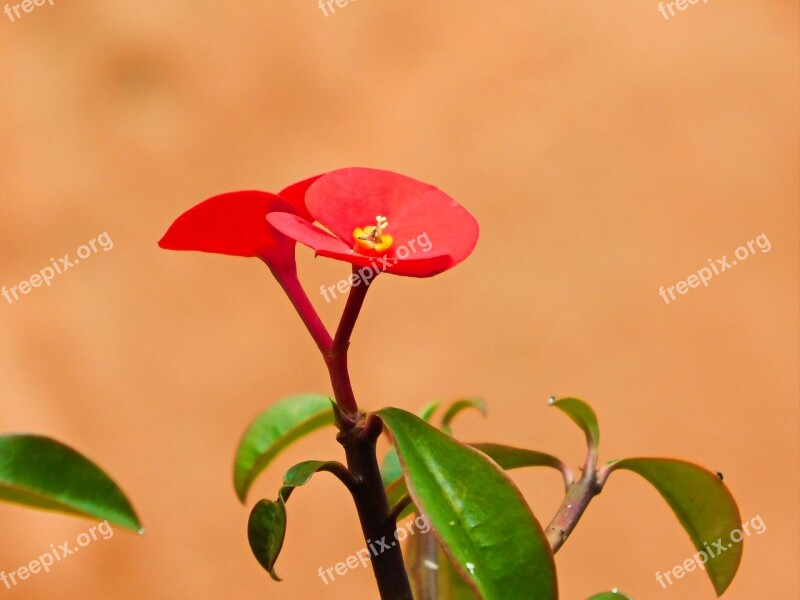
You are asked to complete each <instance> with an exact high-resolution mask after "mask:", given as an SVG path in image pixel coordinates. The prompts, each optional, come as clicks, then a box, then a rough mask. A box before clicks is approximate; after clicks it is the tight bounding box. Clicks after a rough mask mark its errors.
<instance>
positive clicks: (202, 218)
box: [158, 191, 294, 266]
mask: <svg viewBox="0 0 800 600" xmlns="http://www.w3.org/2000/svg"><path fill="white" fill-rule="evenodd" d="M276 210H279V211H292V210H293V207H292V205H291V204H290V203H289V202H287V201H286V200H283V199H282V198H280V197H278V196H276V195H275V194H270V193H268V192H259V191H242V192H230V193H227V194H221V195H219V196H214V197H212V198H209V199H208V200H205V201H204V202H201V203H200V204H198V205H197V206H194V207H193V208H190V209H189V210H188V211H186V212H185V213H183V214H182V215H181V216H180V217H178V218H177V219H176V220H175V222H174V223H173V224H172V225H171V226H170V228H169V229H168V230H167V232H166V233H165V234H164V237H163V238H161V240H160V241H159V242H158V245H159V246H160V247H161V248H166V249H169V250H196V251H199V252H212V253H215V254H227V255H230V256H245V257H259V258H261V259H262V260H264V261H265V262H267V263H268V264H270V265H273V266H277V265H281V264H284V263H287V261H288V262H291V263H293V261H294V240H291V239H289V238H287V237H285V236H284V235H282V234H280V233H279V232H278V231H276V230H275V229H273V228H272V227H271V226H270V225H269V224H268V223H267V221H266V218H265V217H266V215H267V213H269V212H272V211H276Z"/></svg>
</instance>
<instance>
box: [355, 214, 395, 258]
mask: <svg viewBox="0 0 800 600" xmlns="http://www.w3.org/2000/svg"><path fill="white" fill-rule="evenodd" d="M375 221H376V223H377V224H376V225H368V226H367V227H364V228H363V229H362V228H361V227H356V229H355V231H353V237H354V238H355V239H356V250H359V251H362V252H363V251H366V252H368V253H382V252H386V251H387V250H388V249H389V248H391V247H392V244H393V243H394V238H392V236H390V235H387V234H385V233H383V231H384V229H386V228H387V227H388V226H389V222H388V221H387V220H386V217H381V216H380V215H379V216H377V217H375Z"/></svg>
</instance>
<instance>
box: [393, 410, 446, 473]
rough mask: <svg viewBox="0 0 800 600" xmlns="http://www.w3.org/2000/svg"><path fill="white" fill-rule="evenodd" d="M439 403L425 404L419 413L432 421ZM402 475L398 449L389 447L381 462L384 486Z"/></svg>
mask: <svg viewBox="0 0 800 600" xmlns="http://www.w3.org/2000/svg"><path fill="white" fill-rule="evenodd" d="M439 404H441V402H439V401H436V402H431V403H430V404H428V405H427V406H425V407H424V408H423V409H422V410H421V411H420V413H419V416H420V418H421V419H423V420H425V421H430V420H431V417H432V416H433V414H434V413H435V412H436V409H437V408H439ZM402 476H403V469H402V467H401V466H400V459H399V458H397V451H396V450H395V449H394V448H389V451H388V452H387V453H386V456H384V457H383V463H381V478H382V479H383V485H384V487H385V486H388V485H389V484H391V483H392V482H394V481H397V480H398V479H400V478H401V477H402Z"/></svg>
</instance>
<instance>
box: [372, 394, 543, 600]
mask: <svg viewBox="0 0 800 600" xmlns="http://www.w3.org/2000/svg"><path fill="white" fill-rule="evenodd" d="M378 414H379V415H380V417H381V418H382V419H383V421H384V424H385V425H386V426H387V427H388V428H389V430H390V431H391V433H392V436H393V438H394V445H395V448H396V449H397V453H398V455H399V456H400V462H401V463H402V465H403V471H404V473H405V478H406V483H407V484H408V489H409V492H410V494H411V496H412V498H413V500H414V502H415V504H416V505H417V507H418V508H419V509H420V511H422V512H423V513H424V514H425V515H427V516H428V518H429V519H430V522H431V525H432V526H433V529H434V531H435V532H436V536H437V538H438V539H439V541H440V542H441V544H442V546H443V547H444V549H445V551H446V552H447V553H448V555H450V556H451V557H452V558H453V559H454V563H455V564H456V566H457V568H458V569H459V571H461V572H462V574H463V575H464V577H465V580H466V581H467V582H468V583H469V584H470V586H471V587H473V588H474V589H475V591H476V592H478V593H479V594H480V595H481V596H482V597H483V599H484V600H517V599H520V600H521V599H529V598H538V599H541V600H549V599H553V598H557V597H558V591H557V585H556V573H555V565H554V563H553V555H552V553H551V552H550V545H549V544H548V543H547V539H546V538H545V536H544V534H543V533H542V529H541V527H540V526H539V524H538V523H537V522H536V519H535V518H534V517H533V515H532V514H531V512H530V509H529V508H528V505H527V504H526V503H525V500H524V499H523V498H522V496H521V494H520V493H519V490H517V488H516V487H515V486H514V484H513V483H512V482H511V480H510V479H508V476H507V475H506V474H505V473H504V472H503V470H502V469H500V468H499V467H498V466H497V465H496V464H495V463H494V462H492V461H491V460H490V459H488V458H487V457H486V456H485V455H484V454H483V453H481V452H479V451H477V450H475V449H474V448H470V447H469V446H466V445H464V444H462V443H460V442H458V441H456V440H454V439H453V438H452V437H450V436H449V435H446V434H444V433H442V432H441V431H439V430H437V429H436V428H435V427H432V426H431V425H429V424H428V423H426V422H425V421H423V420H422V419H420V418H419V417H416V416H414V415H412V414H411V413H408V412H406V411H403V410H400V409H398V408H384V409H383V410H381V411H379V412H378Z"/></svg>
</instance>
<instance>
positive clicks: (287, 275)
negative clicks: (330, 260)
mask: <svg viewBox="0 0 800 600" xmlns="http://www.w3.org/2000/svg"><path fill="white" fill-rule="evenodd" d="M267 264H268V266H269V268H270V270H271V271H272V274H273V275H274V276H275V279H277V280H278V283H279V284H280V285H281V287H282V288H283V291H285V292H286V295H287V296H289V300H291V301H292V305H293V306H294V308H295V310H296V311H297V314H298V315H300V318H301V319H302V320H303V324H304V325H305V326H306V329H308V332H309V333H310V334H311V337H312V338H314V342H315V343H316V344H317V347H318V348H319V349H320V351H321V352H322V353H323V354H325V353H326V352H327V351H328V350H329V349H330V347H331V345H332V344H333V340H332V339H331V334H330V333H328V329H327V328H326V327H325V324H324V323H323V322H322V319H320V318H319V315H318V314H317V311H316V310H314V306H313V305H312V304H311V301H310V300H309V299H308V295H306V291H305V290H304V289H303V286H302V285H300V280H299V279H297V266H296V265H295V264H294V262H292V263H291V264H289V265H283V266H282V267H281V268H275V267H273V266H272V265H269V263H267Z"/></svg>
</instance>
